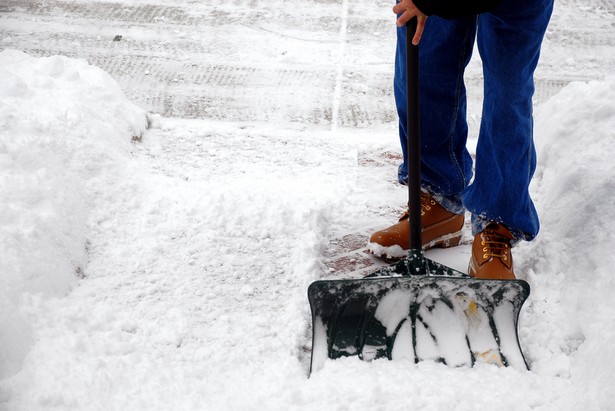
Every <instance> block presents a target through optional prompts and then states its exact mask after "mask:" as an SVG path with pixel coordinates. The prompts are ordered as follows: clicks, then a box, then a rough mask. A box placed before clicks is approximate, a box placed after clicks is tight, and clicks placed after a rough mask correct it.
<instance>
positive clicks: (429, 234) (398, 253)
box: [367, 192, 464, 258]
mask: <svg viewBox="0 0 615 411" xmlns="http://www.w3.org/2000/svg"><path fill="white" fill-rule="evenodd" d="M408 220H409V215H408V212H405V213H404V214H403V215H402V216H401V218H400V219H399V222H398V223H397V224H394V225H392V226H391V227H388V228H385V229H384V230H380V231H377V232H375V233H374V234H373V235H372V236H371V237H370V239H369V243H368V244H367V249H368V251H370V252H371V253H372V254H374V255H376V256H378V257H386V258H403V257H405V256H406V255H407V253H408V248H409V246H410V224H409V222H408ZM421 222H422V225H423V230H422V243H423V249H424V250H427V249H429V248H433V247H441V248H447V247H453V246H456V245H459V243H460V242H461V235H462V229H463V222H464V216H463V214H454V213H451V212H450V211H448V210H446V209H445V208H444V207H442V206H441V205H440V204H438V203H437V202H436V201H435V200H434V199H433V198H432V197H431V196H430V195H429V194H427V193H424V192H423V193H421Z"/></svg>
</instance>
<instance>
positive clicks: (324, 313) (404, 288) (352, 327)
mask: <svg viewBox="0 0 615 411" xmlns="http://www.w3.org/2000/svg"><path fill="white" fill-rule="evenodd" d="M416 26H417V20H416V18H414V19H412V20H411V21H410V22H409V23H408V24H407V25H406V53H407V54H406V58H407V71H406V80H407V95H408V124H407V125H408V127H407V130H408V145H407V147H408V159H409V165H410V172H409V182H408V187H409V188H408V192H409V201H408V208H409V214H410V219H409V224H410V251H409V253H408V256H407V257H406V258H405V259H403V260H401V261H399V262H398V263H396V264H393V265H391V266H388V267H385V268H382V269H380V270H379V271H376V272H375V273H372V274H370V275H368V276H367V277H366V278H363V279H352V280H344V279H338V280H321V281H316V282H314V283H312V284H311V285H310V286H309V288H308V299H309V302H310V307H311V310H312V356H311V364H310V373H311V372H313V371H316V370H317V369H319V368H321V367H322V366H323V364H324V362H325V361H326V360H327V359H337V358H341V357H349V356H358V357H359V358H360V359H362V360H374V359H379V358H388V359H389V360H397V359H406V360H410V361H414V362H415V363H416V362H419V361H424V360H432V361H437V362H441V363H444V364H446V365H449V366H451V367H463V366H467V367H471V366H474V365H475V364H477V363H488V364H497V365H499V366H512V367H515V368H518V369H522V370H527V369H528V366H527V363H526V361H525V358H524V357H523V353H522V351H521V347H520V345H519V338H518V334H517V324H518V320H519V313H520V311H521V307H522V306H523V303H524V302H525V300H526V299H527V297H528V296H529V294H530V286H529V284H527V283H526V282H525V281H522V280H483V279H475V278H471V277H469V276H468V275H467V274H465V273H462V272H460V271H456V270H454V269H452V268H449V267H446V266H444V265H441V264H439V263H437V262H435V261H433V260H430V259H427V258H426V257H425V255H424V253H423V249H422V243H421V228H422V227H421V218H420V216H421V206H420V192H421V181H420V175H421V172H420V164H421V163H420V147H421V145H420V136H419V101H418V100H419V98H418V95H419V92H418V90H419V89H418V85H419V70H418V47H417V46H413V45H412V43H411V39H412V37H413V35H414V32H415V31H416Z"/></svg>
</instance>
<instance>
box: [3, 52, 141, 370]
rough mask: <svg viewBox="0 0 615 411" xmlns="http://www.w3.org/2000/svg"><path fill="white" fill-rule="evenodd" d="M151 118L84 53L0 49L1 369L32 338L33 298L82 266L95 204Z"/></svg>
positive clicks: (69, 281) (67, 280)
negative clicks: (26, 308)
mask: <svg viewBox="0 0 615 411" xmlns="http://www.w3.org/2000/svg"><path fill="white" fill-rule="evenodd" d="M110 119H112V120H113V121H110ZM145 128H146V117H145V113H144V112H143V111H142V110H140V109H138V108H137V107H135V106H134V105H132V104H131V103H130V102H129V101H128V100H127V99H126V98H125V97H124V96H123V94H122V92H121V90H120V88H119V86H118V85H117V84H116V83H115V81H113V80H112V79H111V77H109V75H107V74H106V73H105V72H104V71H102V70H100V69H98V68H96V67H93V66H90V65H89V64H88V63H87V62H86V61H85V60H74V59H68V58H65V57H60V56H54V57H49V58H33V57H30V56H28V55H26V54H24V53H21V52H18V51H14V50H4V51H2V52H1V53H0V182H1V183H0V198H1V199H2V200H1V201H0V233H1V235H0V261H1V268H0V270H1V271H0V347H2V349H1V350H0V377H2V376H6V375H10V374H11V373H13V372H15V371H16V370H17V369H18V367H19V363H20V361H21V359H22V358H23V357H24V356H25V354H26V352H27V350H28V346H29V344H30V338H31V336H30V335H31V333H30V329H29V326H28V320H27V315H25V313H24V312H22V311H23V302H24V299H28V298H31V297H32V296H35V295H36V296H42V297H43V298H49V297H60V296H64V295H65V294H66V293H67V292H68V291H69V290H70V289H71V287H72V286H74V285H75V283H76V280H77V278H78V277H79V276H80V275H82V270H83V268H84V266H85V264H86V263H87V250H86V248H87V237H88V217H89V214H90V210H91V208H92V207H94V206H95V205H96V201H98V199H97V194H99V193H101V192H104V191H106V190H107V187H109V185H112V184H113V179H114V178H117V176H118V171H119V170H121V168H122V167H123V165H122V164H123V163H125V162H126V161H127V159H128V156H129V153H130V148H131V137H138V136H140V135H141V133H143V131H144V130H145ZM111 176H113V177H111Z"/></svg>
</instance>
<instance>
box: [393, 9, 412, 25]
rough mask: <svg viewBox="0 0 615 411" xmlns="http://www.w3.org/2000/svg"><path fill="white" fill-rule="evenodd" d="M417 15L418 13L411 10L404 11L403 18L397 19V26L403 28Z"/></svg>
mask: <svg viewBox="0 0 615 411" xmlns="http://www.w3.org/2000/svg"><path fill="white" fill-rule="evenodd" d="M416 16H417V13H416V11H410V10H406V11H404V12H403V13H402V14H401V16H399V18H398V19H397V26H399V27H401V26H403V25H404V24H406V23H407V22H409V21H410V20H411V19H412V18H413V17H416Z"/></svg>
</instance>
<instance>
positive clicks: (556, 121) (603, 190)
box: [524, 77, 615, 408]
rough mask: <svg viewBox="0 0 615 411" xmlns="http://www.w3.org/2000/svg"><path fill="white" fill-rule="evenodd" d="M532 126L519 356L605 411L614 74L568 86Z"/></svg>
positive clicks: (612, 327) (613, 222)
mask: <svg viewBox="0 0 615 411" xmlns="http://www.w3.org/2000/svg"><path fill="white" fill-rule="evenodd" d="M536 124H537V127H536V143H537V149H538V151H539V160H540V164H539V168H538V170H537V176H536V181H537V187H536V190H535V191H536V192H535V194H534V196H535V198H536V199H537V208H538V211H539V213H540V216H541V222H542V229H541V233H540V235H539V236H538V238H537V240H536V242H535V244H532V245H531V250H532V251H531V253H527V256H526V259H527V260H528V261H527V262H528V265H529V267H528V268H529V269H530V271H533V272H534V273H535V275H532V276H531V281H532V282H534V285H535V287H534V296H533V297H532V299H533V301H534V302H533V304H532V309H531V310H530V311H531V313H530V314H529V315H528V316H526V317H525V319H526V320H527V319H529V318H531V317H534V316H535V321H536V323H534V324H532V325H531V327H530V328H529V329H528V330H524V331H525V332H526V333H527V338H530V339H531V343H530V347H529V348H530V349H529V350H528V351H529V354H530V357H533V358H532V359H533V360H534V362H535V363H534V367H533V369H534V371H536V372H538V373H544V374H551V375H556V376H563V377H571V378H572V381H573V383H574V384H575V385H578V386H580V387H583V390H584V394H585V395H586V396H588V397H589V398H593V399H597V400H598V401H599V403H600V404H601V405H602V406H604V407H606V408H608V406H609V404H610V405H611V406H612V393H611V392H609V390H605V389H604V388H606V387H607V386H609V385H610V384H611V382H612V381H613V379H615V371H614V370H613V367H612V361H611V360H612V358H615V321H614V320H613V314H612V308H611V307H612V300H613V295H615V253H614V252H613V245H614V244H615V207H614V206H613V204H615V162H614V161H613V159H614V158H615V145H614V144H613V141H615V77H612V78H609V79H607V80H605V81H601V82H590V83H572V84H570V85H569V86H568V87H566V88H565V89H564V90H562V91H561V92H560V93H559V94H558V95H556V96H555V97H553V98H552V99H551V100H550V101H549V102H547V103H546V104H544V105H543V106H541V107H540V109H539V110H538V112H537V115H536ZM528 248H529V247H528ZM545 314H546V315H545ZM549 323H550V324H549ZM545 327H546V328H545ZM605 359H608V360H609V361H605Z"/></svg>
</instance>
